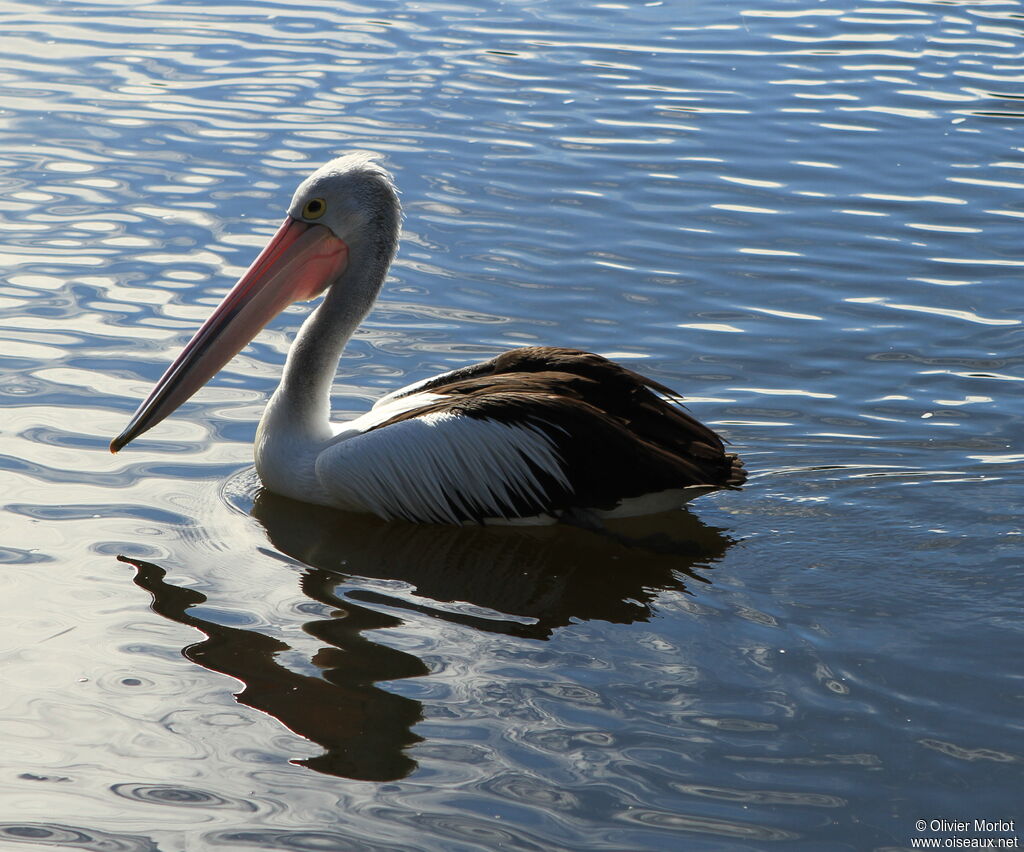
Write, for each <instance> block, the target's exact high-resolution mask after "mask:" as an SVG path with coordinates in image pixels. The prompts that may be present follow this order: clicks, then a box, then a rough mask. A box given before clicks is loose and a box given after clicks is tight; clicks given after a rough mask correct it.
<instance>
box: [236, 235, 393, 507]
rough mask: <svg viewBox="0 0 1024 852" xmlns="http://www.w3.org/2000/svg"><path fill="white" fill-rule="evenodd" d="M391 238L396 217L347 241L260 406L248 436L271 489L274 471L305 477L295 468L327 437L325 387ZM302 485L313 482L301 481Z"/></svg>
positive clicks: (388, 253)
mask: <svg viewBox="0 0 1024 852" xmlns="http://www.w3.org/2000/svg"><path fill="white" fill-rule="evenodd" d="M397 235H398V221H397V218H396V220H395V222H394V224H393V226H392V227H389V228H384V229H378V230H377V231H376V233H375V235H374V237H375V238H374V239H371V240H367V241H365V242H364V243H363V244H362V245H360V246H350V249H349V263H348V267H347V269H346V270H345V272H344V274H343V275H342V276H341V277H340V278H338V279H337V281H335V282H334V283H333V284H332V285H331V287H330V289H329V290H328V291H327V295H326V296H325V297H324V300H323V302H322V303H321V304H320V306H319V307H317V308H316V310H314V311H313V313H312V314H310V315H309V317H307V319H306V321H305V322H304V323H303V324H302V327H301V328H300V329H299V332H298V335H297V336H296V338H295V342H294V343H293V344H292V346H291V349H290V350H289V352H288V359H287V361H286V362H285V367H284V375H283V376H282V377H281V383H280V385H278V387H277V390H276V391H274V394H273V396H272V397H271V398H270V401H269V402H268V403H267V408H266V411H265V412H264V414H263V417H262V419H261V420H260V425H259V429H258V430H257V433H256V446H255V450H256V468H257V470H258V471H259V473H260V476H261V478H262V479H263V482H264V484H265V485H267V486H268V487H270V488H271V489H272V490H276V491H279V492H281V493H288V491H289V490H290V489H289V488H288V487H287V486H285V485H284V484H283V483H282V484H278V483H277V482H275V480H276V479H277V478H278V476H281V477H282V478H283V479H287V480H288V482H287V485H288V486H291V485H295V484H296V479H298V480H303V479H307V480H308V479H309V477H311V476H313V475H314V474H313V471H312V469H311V470H309V471H306V472H305V474H306V475H305V476H303V475H302V473H301V472H300V471H299V470H297V469H296V468H297V467H298V468H302V467H303V466H305V465H311V464H313V463H314V462H315V456H316V454H317V453H319V451H320V450H321V449H322V448H323V445H324V443H325V442H326V441H327V440H328V439H329V438H331V437H332V436H333V430H332V429H331V424H330V413H331V385H332V383H333V381H334V375H335V373H336V372H337V369H338V362H339V361H340V359H341V354H342V351H343V350H344V348H345V345H346V344H347V343H348V341H349V340H350V339H351V337H352V335H353V334H354V333H355V330H356V328H358V326H359V324H360V323H361V322H362V321H363V318H364V317H365V316H366V315H367V314H368V313H369V312H370V309H371V308H372V307H373V303H374V301H375V300H376V298H377V294H378V293H379V292H380V289H381V287H382V286H383V284H384V279H385V278H386V277H387V272H388V268H389V267H390V265H391V259H392V257H393V256H394V252H395V248H396V245H397ZM275 486H277V487H275ZM306 487H310V488H311V487H313V484H312V483H311V482H307V483H306ZM307 493H308V492H307ZM299 499H303V498H302V497H300V498H299ZM305 499H307V500H308V499H310V498H309V497H308V496H307V497H306V498H305Z"/></svg>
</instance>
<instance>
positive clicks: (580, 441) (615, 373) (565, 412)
mask: <svg viewBox="0 0 1024 852" xmlns="http://www.w3.org/2000/svg"><path fill="white" fill-rule="evenodd" d="M416 390H417V391H429V392H431V393H434V394H440V395H442V396H444V397H445V399H443V400H439V401H437V402H435V403H433V404H431V405H429V406H425V407H423V408H419V409H415V410H413V411H409V412H406V413H404V414H400V415H397V416H396V417H394V418H391V419H390V420H388V421H386V422H384V423H381V424H380V425H379V426H377V427H376V428H378V429H381V428H385V427H387V426H388V425H390V424H392V423H395V422H398V421H400V420H407V419H411V418H414V417H419V416H423V415H425V414H429V413H434V412H449V413H452V414H460V415H463V416H467V417H474V418H491V419H495V420H500V421H502V422H506V423H520V424H523V425H524V426H525V425H529V426H531V427H533V428H538V429H541V430H542V431H543V432H544V433H545V434H546V435H547V436H548V438H549V440H550V441H551V442H552V443H553V444H554V445H555V447H556V449H557V451H558V454H559V457H560V458H561V460H562V465H563V469H564V472H565V474H566V478H567V479H568V481H569V483H570V487H569V488H565V487H564V486H562V485H558V484H557V483H556V482H555V480H554V479H553V478H552V477H550V476H546V475H545V474H544V473H543V471H538V475H539V476H540V477H541V479H542V481H544V480H546V481H545V491H546V496H547V498H548V500H549V505H548V506H546V507H538V506H532V505H531V506H523V507H517V510H518V512H519V513H522V514H530V513H535V512H537V511H546V510H550V509H570V508H574V507H579V508H597V509H610V508H613V507H614V506H615V505H616V504H617V503H618V502H619V501H621V500H622V499H625V498H628V497H638V496H641V495H643V494H649V493H654V492H657V491H663V490H667V489H674V488H685V487H690V486H705V487H709V488H739V487H740V486H741V485H742V484H743V482H744V480H745V479H746V474H745V472H744V470H743V464H742V462H741V461H740V460H739V459H738V458H737V456H736V455H734V454H732V453H726V452H725V448H724V445H723V441H722V438H721V437H720V436H719V435H717V434H716V433H715V432H714V431H713V430H712V429H710V428H708V427H707V426H705V425H704V424H703V423H700V422H699V421H698V420H696V419H695V418H694V417H692V416H691V415H690V414H689V413H688V412H686V411H685V410H684V409H683V408H682V406H681V405H680V403H679V399H680V397H679V395H678V394H677V393H675V392H674V391H672V390H671V389H669V388H667V387H665V386H664V385H662V384H660V383H658V382H656V381H654V380H652V379H649V378H647V377H646V376H643V375H641V374H639V373H636V372H634V371H633V370H629V369H627V368H625V367H623V366H621V365H619V364H616V363H615V362H613V361H609V360H608V359H607V358H603V357H601V356H600V355H595V354H593V353H590V352H582V351H579V350H574V349H556V348H552V347H527V348H523V349H513V350H511V351H509V352H505V353H502V354H501V355H499V356H497V357H496V358H493V359H491V360H490V361H485V362H483V363H481V364H476V365H473V366H471V367H466V368H463V369H460V370H455V371H453V372H451V373H446V374H444V375H443V376H439V377H438V378H437V379H436V380H433V381H431V382H427V383H425V384H423V385H420V386H418V387H417V388H416ZM659 394H660V395H659Z"/></svg>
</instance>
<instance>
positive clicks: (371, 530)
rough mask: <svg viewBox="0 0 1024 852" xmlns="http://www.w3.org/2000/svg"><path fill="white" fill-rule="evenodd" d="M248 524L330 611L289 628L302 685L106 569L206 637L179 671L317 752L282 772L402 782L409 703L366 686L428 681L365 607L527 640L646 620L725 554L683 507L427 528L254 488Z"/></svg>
mask: <svg viewBox="0 0 1024 852" xmlns="http://www.w3.org/2000/svg"><path fill="white" fill-rule="evenodd" d="M252 515H253V516H254V517H255V518H256V519H257V520H258V521H259V522H260V523H261V524H262V525H263V527H264V528H265V529H266V532H267V535H268V536H269V538H270V541H271V542H272V544H273V545H274V546H275V547H276V548H277V549H278V550H280V551H281V552H283V553H284V554H286V555H288V556H290V557H292V558H293V559H296V560H298V561H299V562H301V563H303V565H304V566H306V567H305V568H304V570H303V573H302V575H301V579H300V587H301V590H302V593H303V594H304V595H305V596H306V597H307V598H309V599H310V601H314V602H317V603H319V604H322V605H324V606H326V607H328V608H329V610H330V611H329V614H328V617H326V618H317V619H315V620H313V621H309V622H307V623H306V624H304V625H303V630H304V631H305V632H306V633H307V634H308V635H310V636H313V637H315V638H316V639H317V640H319V641H321V642H323V643H324V647H323V648H321V649H320V650H319V651H318V652H317V653H316V654H314V655H313V657H312V659H311V662H312V664H313V665H314V666H315V667H316V668H318V669H319V674H318V675H310V674H305V673H301V672H298V671H293V670H291V669H290V668H288V667H287V666H286V665H284V664H283V663H282V662H280V660H281V658H282V652H285V651H289V650H291V649H290V648H289V646H288V645H287V644H285V643H284V642H282V641H281V640H279V639H276V638H272V637H269V636H267V635H265V634H263V633H260V632H258V631H256V630H250V629H244V628H240V627H233V626H227V625H224V624H218V623H216V622H212V621H209V620H207V619H204V618H202V617H200V616H199V615H198V614H195V613H193V612H190V609H191V608H192V607H195V606H197V605H199V604H203V603H205V602H206V596H205V595H202V594H200V593H199V592H197V591H195V590H194V589H189V588H183V587H180V586H175V585H172V584H170V583H168V582H166V580H165V571H164V570H163V569H162V568H160V567H159V566H157V565H154V564H153V563H150V562H145V561H143V560H140V559H134V558H128V557H119V558H120V559H121V560H122V561H124V562H128V563H130V564H131V565H133V566H134V567H135V569H136V576H135V583H136V584H137V585H139V586H140V587H142V588H143V589H146V590H147V591H148V592H150V593H151V594H152V596H153V603H152V609H153V611H154V612H156V613H157V614H159V615H162V616H164V617H165V618H168V619H170V620H172V621H175V622H178V623H180V624H185V625H188V626H191V627H195V628H196V629H198V630H200V631H202V632H203V633H205V634H206V636H207V637H208V638H207V639H205V640H204V641H202V642H198V643H196V644H193V645H189V646H188V647H186V648H185V649H184V650H183V654H184V655H185V657H186V658H187V659H189V660H191V661H192V662H195V663H198V664H199V665H201V666H204V667H205V668H208V669H211V670H213V671H217V672H221V673H223V674H227V675H230V676H231V677H234V678H236V679H238V680H240V681H242V682H243V683H244V684H245V688H244V689H243V690H242V691H241V692H239V693H238V694H237V695H236V696H235V697H236V699H237V700H238V701H239V702H240V703H241V704H245V705H247V706H249V707H253V708H255V709H257V710H261V711H263V712H264V713H268V714H270V715H271V716H274V717H275V718H277V719H278V720H280V721H281V722H282V723H283V724H284V725H286V726H287V727H288V728H290V729H291V730H292V731H294V732H295V733H297V734H299V735H301V736H303V737H305V738H307V739H309V740H311V741H313V742H315V743H317V744H318V745H319V746H321V747H322V748H323V749H324V753H323V754H320V755H318V756H316V757H312V758H305V759H301V760H296V761H294V762H296V763H298V764H301V765H303V766H307V767H309V768H310V769H314V770H316V771H318V772H323V773H326V774H330V775H337V776H340V777H344V778H353V779H358V780H367V781H389V780H397V779H399V778H403V777H405V776H406V775H408V774H409V773H410V772H411V771H412V770H413V769H415V768H416V764H415V762H414V761H413V760H412V759H411V758H410V757H409V756H408V754H407V753H406V749H408V748H409V747H410V746H412V745H414V744H415V743H417V742H420V741H421V739H422V738H421V737H419V736H417V735H416V734H415V733H414V732H413V730H412V729H413V727H414V726H415V725H416V723H417V722H419V721H420V720H421V719H422V705H421V704H420V702H419V701H416V700H415V699H412V698H408V697H406V696H402V695H398V694H395V693H393V692H389V691H387V690H385V689H381V688H380V687H378V686H376V685H375V684H376V683H378V682H381V681H395V680H400V679H403V678H412V677H419V676H422V675H426V674H428V671H429V670H428V668H427V666H426V665H425V664H424V663H423V661H422V660H420V659H419V658H418V657H415V656H413V655H412V654H409V653H406V652H404V651H399V650H396V649H393V648H389V647H386V646H384V645H381V644H378V643H375V642H373V641H371V640H370V639H368V638H367V637H366V636H365V635H364V634H365V633H366V632H367V631H372V630H378V629H381V628H387V627H397V626H399V625H401V623H402V622H401V620H400V619H398V618H396V617H395V616H394V615H392V614H390V613H388V612H382V611H381V608H383V607H386V608H387V609H388V610H390V611H391V612H394V611H395V610H404V611H407V612H410V613H412V612H415V613H417V614H418V615H419V616H420V617H422V616H427V617H433V618H438V619H443V620H444V621H447V622H449V623H453V624H459V625H463V626H466V627H471V628H474V629H477V630H482V631H488V632H493V633H500V634H505V635H509V636H516V637H521V638H523V639H533V640H544V639H547V638H549V637H550V636H551V635H552V633H553V632H554V631H555V630H557V629H558V628H559V627H562V626H564V625H566V624H569V623H571V622H573V621H587V620H590V619H599V620H603V621H608V622H613V623H620V624H629V623H632V622H636V621H647V620H648V619H649V618H651V616H652V615H653V612H654V605H655V600H656V598H657V596H658V595H659V594H662V593H664V592H666V591H676V592H683V593H691V589H692V588H693V587H694V586H696V585H698V584H700V583H708V582H710V581H709V580H708V579H707V577H706V576H704V575H706V573H707V571H708V569H710V568H712V567H713V564H714V563H715V562H716V561H718V560H719V559H720V558H721V556H722V555H723V554H724V553H725V551H726V549H727V548H728V547H729V545H730V544H731V543H732V540H731V539H730V538H729V537H728V536H726V535H725V534H724V532H723V531H722V530H719V529H716V528H714V527H711V526H708V525H706V524H704V523H702V522H701V521H699V520H698V519H697V518H695V517H694V516H692V515H690V514H689V513H687V512H685V511H680V512H673V513H672V515H671V518H672V520H671V522H670V523H669V524H666V518H665V516H660V517H659V516H650V517H646V518H637V519H630V520H628V521H619V522H617V523H616V525H615V528H614V530H612V529H604V530H585V529H579V528H576V527H571V526H566V525H561V524H559V525H555V526H549V527H482V526H481V527H449V526H427V525H418V524H405V523H389V522H385V521H380V520H377V519H376V518H373V517H370V516H366V515H352V514H347V513H342V512H339V511H336V510H333V509H329V508H324V507H319V506H312V505H309V504H305V503H299V502H295V501H293V500H289V499H288V498H286V497H280V496H278V495H275V494H271V493H270V492H267V491H261V492H260V493H259V494H258V495H257V497H256V499H255V502H254V504H253V506H252ZM665 530H670V534H669V533H666V532H665ZM360 578H374V579H385V580H397V581H400V582H401V583H402V584H404V586H405V589H403V590H400V591H396V592H395V593H394V594H388V593H384V592H382V591H379V590H374V589H369V588H366V584H365V583H363V584H360V582H359V579H360ZM688 586H689V587H690V588H688ZM481 610H484V611H485V612H481Z"/></svg>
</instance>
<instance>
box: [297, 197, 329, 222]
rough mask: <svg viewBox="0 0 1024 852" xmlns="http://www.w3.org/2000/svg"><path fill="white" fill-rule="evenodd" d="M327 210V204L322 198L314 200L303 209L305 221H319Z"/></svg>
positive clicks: (308, 202)
mask: <svg viewBox="0 0 1024 852" xmlns="http://www.w3.org/2000/svg"><path fill="white" fill-rule="evenodd" d="M326 209H327V202H326V201H324V200H323V199H322V198H314V199H312V200H311V201H307V202H306V206H305V207H303V208H302V218H303V219H319V218H320V217H321V216H323V215H324V211H325V210H326Z"/></svg>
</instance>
